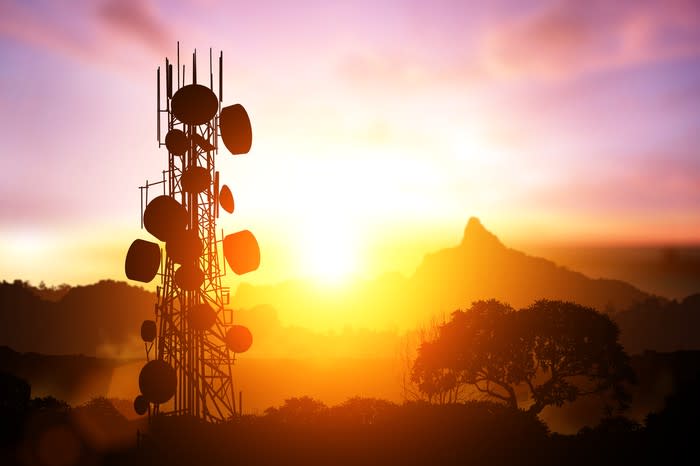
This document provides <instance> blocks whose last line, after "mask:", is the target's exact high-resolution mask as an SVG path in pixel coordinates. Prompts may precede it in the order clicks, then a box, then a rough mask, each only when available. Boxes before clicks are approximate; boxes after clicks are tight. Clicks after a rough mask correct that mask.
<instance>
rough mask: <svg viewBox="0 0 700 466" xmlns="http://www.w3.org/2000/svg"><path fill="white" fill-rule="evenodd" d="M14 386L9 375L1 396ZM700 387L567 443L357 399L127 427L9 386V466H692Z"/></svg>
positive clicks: (481, 417)
mask: <svg viewBox="0 0 700 466" xmlns="http://www.w3.org/2000/svg"><path fill="white" fill-rule="evenodd" d="M8 380H9V379H8V376H3V381H4V388H7V387H8V386H9V384H8V383H7V382H8ZM699 389H700V383H698V380H697V379H696V380H695V381H693V382H692V383H689V384H687V385H685V386H683V387H679V389H678V390H677V391H676V393H674V395H672V396H670V397H669V398H668V399H667V403H666V407H665V408H664V409H663V410H661V411H659V412H658V413H652V414H650V415H649V416H647V418H646V420H645V421H644V423H643V424H639V423H636V422H634V421H631V420H629V419H627V418H625V417H621V416H615V417H607V418H604V419H603V420H602V421H601V423H600V424H599V425H598V426H596V427H594V428H585V429H582V430H581V431H580V432H579V433H578V434H577V435H570V436H564V435H559V434H553V433H551V432H549V430H548V429H547V426H546V425H545V424H544V423H543V422H542V421H541V420H539V419H538V418H537V417H536V416H535V415H533V414H532V413H528V412H527V411H524V410H520V409H513V408H512V407H509V406H507V405H504V404H502V403H495V402H488V401H468V402H465V403H458V404H457V403H455V404H442V405H437V404H429V403H426V402H409V403H405V404H402V405H397V404H394V403H390V402H388V401H384V400H378V399H368V398H353V399H350V400H348V401H346V402H345V403H343V404H341V405H338V406H333V407H326V406H325V405H324V404H323V403H321V402H319V401H317V400H314V399H311V398H308V397H303V398H293V399H289V400H287V401H286V402H285V403H284V404H283V405H282V406H280V407H276V408H270V409H268V410H266V411H265V413H264V414H263V415H261V416H242V417H237V418H235V419H233V420H231V421H229V422H227V423H223V424H208V423H205V422H202V421H199V420H197V419H193V418H187V417H174V416H173V417H167V416H164V417H159V418H156V419H153V420H152V422H151V423H150V424H149V423H148V422H147V420H146V419H143V418H142V419H138V420H132V421H128V420H127V419H126V418H125V417H124V416H123V415H122V414H120V412H119V411H118V410H117V409H116V408H115V405H114V404H113V403H111V402H110V401H109V400H105V399H103V398H98V399H94V400H92V401H91V402H89V403H87V404H85V405H81V406H78V407H74V408H71V407H69V406H68V405H66V404H65V403H62V402H60V401H58V400H55V399H52V398H41V399H36V398H35V399H31V400H27V402H26V403H25V404H24V405H22V404H17V403H16V402H17V401H18V400H21V399H26V397H25V395H26V393H27V392H24V393H19V392H16V391H15V392H14V393H12V392H8V391H7V390H3V393H2V395H3V400H2V404H1V406H2V413H0V419H1V421H0V424H1V427H2V442H1V443H2V446H1V447H0V464H3V465H13V464H18V465H19V464H23V465H27V464H37V465H52V466H60V465H74V464H85V465H95V464H104V465H160V464H162V465H168V466H176V465H195V464H197V465H200V464H201V465H219V464H221V465H238V464H246V465H281V464H290V465H297V464H298V465H316V464H318V465H357V464H381V465H389V464H422V465H435V464H489V465H513V464H525V465H530V464H531V465H563V464H576V465H578V464H580V465H592V464H617V465H619V464H665V463H668V462H669V461H670V462H673V458H682V457H683V455H691V456H689V457H688V459H689V461H690V463H689V464H693V463H694V462H695V460H696V459H697V449H696V448H695V442H696V438H697V435H698V433H699V430H698V427H697V419H698V416H699V415H700V404H699V403H698V401H697V393H698V390H699ZM15 395H19V396H15ZM137 431H138V432H139V434H138V445H137ZM692 455H695V456H692ZM693 458H695V459H693Z"/></svg>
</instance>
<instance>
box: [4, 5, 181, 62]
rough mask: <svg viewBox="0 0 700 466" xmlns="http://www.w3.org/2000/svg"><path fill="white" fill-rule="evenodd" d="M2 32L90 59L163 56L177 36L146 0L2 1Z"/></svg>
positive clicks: (131, 58) (126, 59)
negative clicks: (139, 53)
mask: <svg viewBox="0 0 700 466" xmlns="http://www.w3.org/2000/svg"><path fill="white" fill-rule="evenodd" d="M0 36H5V37H9V38H10V39H12V40H15V41H19V42H23V43H26V44H29V45H32V46H34V47H37V48H39V49H43V50H49V51H51V52H54V53H58V54H61V55H65V56H68V57H71V58H77V59H80V60H84V61H87V62H92V63H94V62H105V61H108V62H117V63H119V64H128V63H133V60H134V58H135V56H134V50H135V49H134V46H135V47H136V52H137V53H138V51H141V53H143V52H146V53H143V54H144V55H148V59H149V60H150V59H151V58H152V56H151V55H154V54H155V55H157V56H161V55H162V54H163V52H164V51H165V50H166V49H167V48H168V47H170V48H171V47H172V44H174V43H175V42H174V40H173V39H172V34H171V33H170V31H169V29H168V28H167V27H166V22H165V20H164V19H163V18H162V17H161V15H159V13H158V11H157V9H156V8H155V7H154V6H153V4H152V3H151V2H149V1H146V0H105V1H102V2H99V3H97V2H92V1H88V0H75V1H72V2H67V3H64V2H51V1H41V0H40V1H37V2H4V3H3V4H2V5H1V6H0Z"/></svg>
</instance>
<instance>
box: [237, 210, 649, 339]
mask: <svg viewBox="0 0 700 466" xmlns="http://www.w3.org/2000/svg"><path fill="white" fill-rule="evenodd" d="M648 297H649V295H648V294H646V293H644V292H642V291H640V290H638V289H637V288H635V287H633V286H632V285H629V284H627V283H625V282H621V281H618V280H604V279H595V280H594V279H590V278H588V277H586V276H585V275H583V274H580V273H577V272H573V271H571V270H568V269H566V268H563V267H559V266H557V265H556V264H554V263H553V262H550V261H548V260H546V259H542V258H538V257H532V256H528V255H526V254H524V253H522V252H518V251H516V250H513V249H509V248H507V247H506V246H504V245H503V244H502V243H501V242H500V241H499V239H498V238H497V237H496V236H495V235H493V234H492V233H491V232H489V231H488V230H486V229H485V228H484V227H483V225H482V224H481V222H480V221H479V220H478V219H477V218H473V217H472V218H471V219H469V222H468V224H467V226H466V228H465V231H464V237H463V239H462V242H461V243H460V244H459V245H458V246H456V247H452V248H448V249H443V250H441V251H438V252H435V253H432V254H428V255H427V256H425V258H424V260H423V262H422V263H421V264H420V266H419V267H418V268H417V270H416V271H415V273H414V274H413V275H412V276H411V277H409V278H404V277H401V276H399V275H387V276H384V277H380V278H379V279H377V280H374V281H365V282H360V283H358V284H357V285H356V286H355V287H354V288H353V289H352V290H351V291H343V292H339V293H336V294H333V293H329V292H328V291H327V290H323V289H319V288H317V287H314V286H312V285H310V284H307V283H303V282H299V281H294V282H287V283H283V284H279V285H267V286H253V285H246V284H243V285H241V286H240V287H239V288H238V291H237V293H236V295H235V297H234V298H233V300H234V302H236V303H237V304H238V305H240V306H242V307H252V306H254V305H259V304H270V305H272V306H273V307H275V308H276V309H277V310H278V311H279V314H280V319H281V320H282V321H283V322H285V321H287V320H291V319H292V318H293V317H294V316H300V315H301V316H305V317H307V318H309V319H312V320H313V321H318V320H321V321H323V320H324V319H326V318H327V319H328V320H329V322H332V321H336V322H337V316H341V317H347V318H348V320H350V321H352V322H360V324H359V325H364V326H380V327H381V326H384V327H392V326H396V325H398V326H399V327H400V328H413V327H415V326H417V325H420V324H424V323H425V322H426V321H428V320H429V319H430V317H431V316H432V315H435V314H437V315H449V313H451V312H452V311H454V310H455V309H458V308H465V307H467V306H469V305H470V304H471V303H472V302H473V301H475V300H479V299H490V298H495V299H498V300H501V301H504V302H508V303H510V304H511V305H513V306H514V307H524V306H527V305H529V304H531V303H532V302H533V301H535V300H537V299H542V298H548V299H558V300H568V301H574V302H577V303H580V304H584V305H587V306H591V307H594V308H596V309H598V310H600V311H612V310H621V309H625V308H627V307H629V306H630V305H632V304H633V303H635V302H641V301H644V300H645V299H647V298H648Z"/></svg>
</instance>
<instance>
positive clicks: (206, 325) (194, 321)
mask: <svg viewBox="0 0 700 466" xmlns="http://www.w3.org/2000/svg"><path fill="white" fill-rule="evenodd" d="M187 320H188V322H189V323H190V327H192V328H193V329H194V330H199V331H202V332H203V331H204V330H209V329H210V328H211V326H212V325H214V323H215V322H216V311H215V310H214V309H212V307H211V306H210V305H208V304H207V303H201V304H197V305H195V306H193V307H192V308H191V309H190V314H189V316H188V319H187Z"/></svg>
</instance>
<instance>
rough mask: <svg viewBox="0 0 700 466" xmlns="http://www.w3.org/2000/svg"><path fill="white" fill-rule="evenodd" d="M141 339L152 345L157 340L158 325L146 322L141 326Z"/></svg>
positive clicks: (153, 322)
mask: <svg viewBox="0 0 700 466" xmlns="http://www.w3.org/2000/svg"><path fill="white" fill-rule="evenodd" d="M141 339H142V340H143V341H145V342H146V343H150V342H152V341H153V340H155V339H156V323H155V321H153V320H144V321H143V323H142V324H141Z"/></svg>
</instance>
